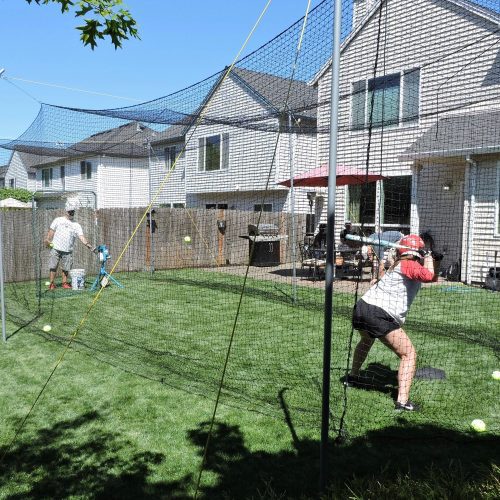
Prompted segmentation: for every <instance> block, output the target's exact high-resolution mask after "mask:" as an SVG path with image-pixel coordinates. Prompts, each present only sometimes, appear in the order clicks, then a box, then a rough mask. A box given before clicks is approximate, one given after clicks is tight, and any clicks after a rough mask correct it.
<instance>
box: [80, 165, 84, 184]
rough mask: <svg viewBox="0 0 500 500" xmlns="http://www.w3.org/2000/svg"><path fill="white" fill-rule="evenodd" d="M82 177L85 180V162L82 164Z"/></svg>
mask: <svg viewBox="0 0 500 500" xmlns="http://www.w3.org/2000/svg"><path fill="white" fill-rule="evenodd" d="M80 177H81V178H82V180H85V162H84V161H81V162H80Z"/></svg>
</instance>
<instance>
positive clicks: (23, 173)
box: [4, 151, 36, 191]
mask: <svg viewBox="0 0 500 500" xmlns="http://www.w3.org/2000/svg"><path fill="white" fill-rule="evenodd" d="M22 155H23V153H19V152H17V151H13V152H12V154H11V156H10V160H9V163H8V165H7V169H6V172H5V177H4V183H5V187H8V188H22V189H27V190H28V191H34V190H35V189H34V187H35V176H36V169H35V168H34V166H33V165H32V164H31V163H30V161H29V158H27V157H24V158H23V157H22Z"/></svg>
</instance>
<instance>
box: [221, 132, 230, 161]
mask: <svg viewBox="0 0 500 500" xmlns="http://www.w3.org/2000/svg"><path fill="white" fill-rule="evenodd" d="M228 168H229V134H227V133H226V134H222V160H221V169H222V170H227V169H228Z"/></svg>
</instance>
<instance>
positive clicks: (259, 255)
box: [240, 224, 286, 267]
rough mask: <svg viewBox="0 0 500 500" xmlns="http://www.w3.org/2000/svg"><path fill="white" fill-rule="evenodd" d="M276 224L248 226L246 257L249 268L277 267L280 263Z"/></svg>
mask: <svg viewBox="0 0 500 500" xmlns="http://www.w3.org/2000/svg"><path fill="white" fill-rule="evenodd" d="M278 231H279V230H278V226H277V225H276V224H248V235H246V234H245V235H242V236H240V238H244V239H247V240H249V241H248V255H249V261H250V265H251V266H258V267H264V266H277V265H279V263H280V240H282V239H283V238H286V236H282V235H279V234H278Z"/></svg>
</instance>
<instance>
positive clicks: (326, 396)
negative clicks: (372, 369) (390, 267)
mask: <svg viewBox="0 0 500 500" xmlns="http://www.w3.org/2000/svg"><path fill="white" fill-rule="evenodd" d="M334 9H335V10H334V17H333V47H332V83H331V108H330V158H329V172H328V215H327V226H326V270H325V322H324V339H323V398H322V405H321V444H320V473H319V486H320V491H321V492H324V491H325V489H326V481H327V475H328V474H327V473H328V428H329V423H330V364H331V347H332V314H333V271H334V268H333V263H334V246H335V227H334V223H335V190H336V187H337V143H338V109H339V81H340V78H339V74H340V33H341V26H342V0H335V6H334Z"/></svg>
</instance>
